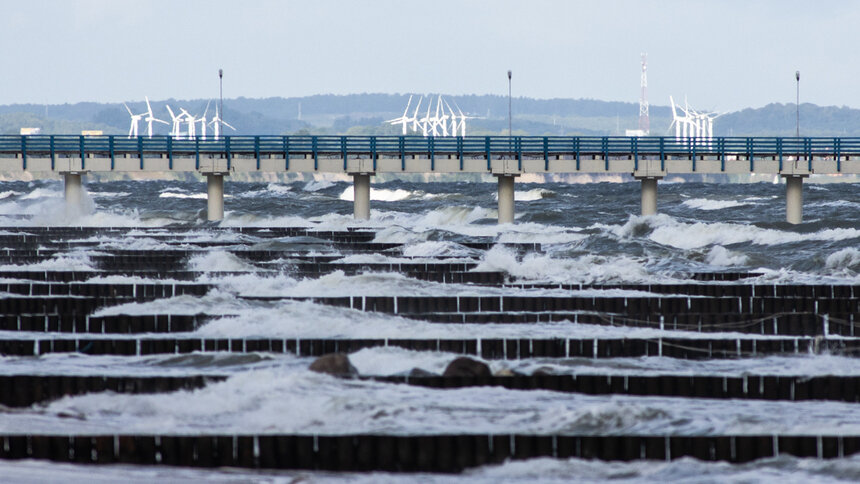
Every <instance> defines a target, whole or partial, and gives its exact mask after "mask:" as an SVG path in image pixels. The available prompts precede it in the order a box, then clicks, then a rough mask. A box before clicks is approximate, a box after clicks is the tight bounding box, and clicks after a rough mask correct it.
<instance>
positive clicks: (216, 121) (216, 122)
mask: <svg viewBox="0 0 860 484" xmlns="http://www.w3.org/2000/svg"><path fill="white" fill-rule="evenodd" d="M209 124H210V125H212V127H213V130H214V131H215V139H216V140H217V139H218V137H219V136H221V125H222V124H223V125H224V126H227V127H228V128H230V129H232V130H233V131H236V128H234V127H233V126H230V124H229V123H227V121H224V120H222V119H221V113H219V112H218V106H215V117H214V118H212V121H210V122H209Z"/></svg>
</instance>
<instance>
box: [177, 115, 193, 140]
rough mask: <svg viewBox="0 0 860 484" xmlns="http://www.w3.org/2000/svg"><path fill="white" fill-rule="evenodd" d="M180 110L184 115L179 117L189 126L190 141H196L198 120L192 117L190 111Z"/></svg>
mask: <svg viewBox="0 0 860 484" xmlns="http://www.w3.org/2000/svg"><path fill="white" fill-rule="evenodd" d="M179 110H180V111H181V112H182V115H180V116H179V117H180V118H182V117H184V118H185V122H186V123H187V124H188V139H194V136H195V131H196V129H195V126H196V125H197V118H195V117H194V116H192V115H191V113H189V112H188V111H186V110H185V108H179Z"/></svg>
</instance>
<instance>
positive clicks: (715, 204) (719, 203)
mask: <svg viewBox="0 0 860 484" xmlns="http://www.w3.org/2000/svg"><path fill="white" fill-rule="evenodd" d="M681 205H684V206H686V207H690V208H695V209H697V210H722V209H724V208H733V207H742V206H744V205H747V203H744V202H738V201H737V200H710V199H707V198H692V199H690V200H684V201H683V202H682V203H681Z"/></svg>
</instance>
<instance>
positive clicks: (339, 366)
mask: <svg viewBox="0 0 860 484" xmlns="http://www.w3.org/2000/svg"><path fill="white" fill-rule="evenodd" d="M308 369H309V370H311V371H315V372H317V373H326V374H329V375H333V376H340V377H351V376H358V370H356V369H355V367H354V366H352V363H351V362H350V361H349V357H348V356H346V355H345V354H343V353H329V354H327V355H322V356H320V357H319V358H317V359H316V360H314V362H313V363H311V366H310V367H308Z"/></svg>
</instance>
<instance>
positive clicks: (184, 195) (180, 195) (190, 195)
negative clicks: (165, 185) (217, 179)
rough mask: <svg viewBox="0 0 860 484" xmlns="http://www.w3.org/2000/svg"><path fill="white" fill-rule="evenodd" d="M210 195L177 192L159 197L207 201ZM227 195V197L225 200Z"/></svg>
mask: <svg viewBox="0 0 860 484" xmlns="http://www.w3.org/2000/svg"><path fill="white" fill-rule="evenodd" d="M207 196H208V195H207V194H206V193H177V192H172V191H170V192H161V193H160V194H159V195H158V198H199V199H204V200H205V199H206V197H207ZM226 197H227V195H225V198H226Z"/></svg>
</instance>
